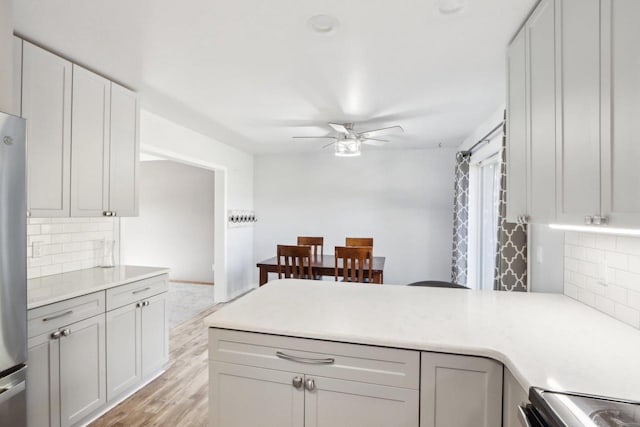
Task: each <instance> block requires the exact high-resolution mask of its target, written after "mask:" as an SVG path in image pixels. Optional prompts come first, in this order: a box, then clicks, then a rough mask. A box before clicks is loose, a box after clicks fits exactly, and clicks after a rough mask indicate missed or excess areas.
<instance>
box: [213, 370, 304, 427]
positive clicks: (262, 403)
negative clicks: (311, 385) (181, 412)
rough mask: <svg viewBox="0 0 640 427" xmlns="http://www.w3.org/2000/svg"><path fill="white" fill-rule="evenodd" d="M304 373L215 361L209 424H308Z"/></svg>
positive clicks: (219, 426) (234, 426)
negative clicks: (300, 384)
mask: <svg viewBox="0 0 640 427" xmlns="http://www.w3.org/2000/svg"><path fill="white" fill-rule="evenodd" d="M294 378H299V379H300V381H302V378H303V375H302V374H301V373H293V372H287V371H276V370H272V369H264V368H257V367H252V366H244V365H235V364H230V363H224V362H215V361H214V362H211V363H210V365H209V385H210V408H211V417H210V420H209V424H210V425H211V426H217V427H246V426H257V425H262V426H281V427H302V426H304V425H305V423H304V417H305V401H304V394H305V392H304V388H302V386H300V387H294V386H293V381H294Z"/></svg>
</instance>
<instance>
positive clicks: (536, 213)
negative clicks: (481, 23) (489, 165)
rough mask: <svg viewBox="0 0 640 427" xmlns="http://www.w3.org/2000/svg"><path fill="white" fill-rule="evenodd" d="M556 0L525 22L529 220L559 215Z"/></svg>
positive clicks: (540, 6) (550, 219) (545, 3)
mask: <svg viewBox="0 0 640 427" xmlns="http://www.w3.org/2000/svg"><path fill="white" fill-rule="evenodd" d="M555 3H556V2H555V0H542V1H541V2H540V3H539V4H538V6H537V7H536V9H535V11H534V12H533V14H532V15H531V17H530V18H529V20H528V21H527V23H526V25H525V32H526V41H527V55H526V56H527V71H526V81H527V103H526V106H527V121H528V125H527V158H528V161H527V164H526V170H527V191H526V196H527V197H528V200H527V211H526V215H527V216H528V217H529V218H527V221H529V222H532V223H551V222H554V220H555V217H556V194H555V184H556V180H555V179H556V174H555V169H556V162H555V155H556V131H557V128H556V121H557V115H556V108H555V107H556V104H555V103H556V51H555V37H554V34H555V26H556V20H555Z"/></svg>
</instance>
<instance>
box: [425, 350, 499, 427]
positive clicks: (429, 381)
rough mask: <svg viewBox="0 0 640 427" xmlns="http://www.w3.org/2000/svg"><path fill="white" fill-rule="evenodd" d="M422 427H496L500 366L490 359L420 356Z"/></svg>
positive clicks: (436, 354) (497, 422) (438, 355)
mask: <svg viewBox="0 0 640 427" xmlns="http://www.w3.org/2000/svg"><path fill="white" fill-rule="evenodd" d="M420 382H421V384H420V391H421V397H420V426H421V427H460V426H478V427H499V426H500V425H501V423H502V365H501V364H500V363H498V362H495V361H493V360H490V359H485V358H481V357H472V356H458V355H452V354H442V353H422V361H421V381H420Z"/></svg>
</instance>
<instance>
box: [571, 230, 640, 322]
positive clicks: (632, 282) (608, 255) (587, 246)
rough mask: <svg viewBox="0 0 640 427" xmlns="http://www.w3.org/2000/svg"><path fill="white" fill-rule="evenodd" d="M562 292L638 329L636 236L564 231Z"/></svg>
mask: <svg viewBox="0 0 640 427" xmlns="http://www.w3.org/2000/svg"><path fill="white" fill-rule="evenodd" d="M564 255H565V273H564V281H565V283H564V293H565V295H567V296H568V297H571V298H573V299H576V300H578V301H581V302H583V303H584V304H587V305H589V306H591V307H593V308H595V309H597V310H600V311H602V312H603V313H606V314H608V315H610V316H612V317H615V318H616V319H618V320H620V321H622V322H624V323H627V324H629V325H631V326H634V327H636V328H639V329H640V238H636V237H628V236H612V235H600V234H589V233H576V232H566V233H565V249H564Z"/></svg>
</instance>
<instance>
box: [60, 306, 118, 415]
mask: <svg viewBox="0 0 640 427" xmlns="http://www.w3.org/2000/svg"><path fill="white" fill-rule="evenodd" d="M106 401H107V388H106V351H105V316H104V314H101V315H99V316H95V317H92V318H90V319H87V320H83V321H81V322H78V323H74V324H72V325H70V326H68V327H66V328H64V329H63V335H62V337H61V338H60V418H61V425H62V426H63V427H66V426H71V425H74V424H76V423H78V422H79V421H81V420H82V419H83V418H85V417H87V416H88V415H90V414H91V413H93V412H95V411H96V410H98V409H100V408H101V407H103V406H104V405H105V403H106Z"/></svg>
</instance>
